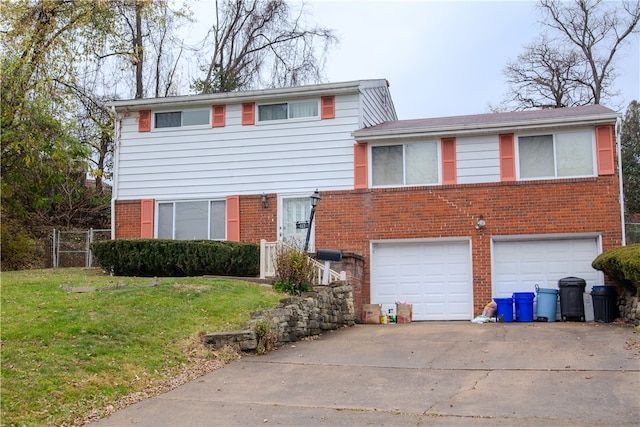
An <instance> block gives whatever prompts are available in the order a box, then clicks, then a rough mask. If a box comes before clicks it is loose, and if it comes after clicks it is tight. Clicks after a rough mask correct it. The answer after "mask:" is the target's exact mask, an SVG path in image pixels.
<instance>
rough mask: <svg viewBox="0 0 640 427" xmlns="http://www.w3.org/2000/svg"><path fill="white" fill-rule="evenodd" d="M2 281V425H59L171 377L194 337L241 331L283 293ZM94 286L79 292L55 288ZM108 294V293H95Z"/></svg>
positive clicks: (235, 284)
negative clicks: (92, 289)
mask: <svg viewBox="0 0 640 427" xmlns="http://www.w3.org/2000/svg"><path fill="white" fill-rule="evenodd" d="M151 281H152V279H150V278H133V277H109V276H106V275H104V274H103V273H102V271H100V270H98V269H55V270H34V271H21V272H3V273H2V290H1V301H2V329H1V334H0V335H1V339H2V341H1V345H2V369H1V374H2V377H1V380H2V384H1V396H2V403H1V407H2V425H3V426H10V425H52V424H53V425H63V424H70V423H73V421H74V420H77V419H81V418H82V417H83V416H86V415H87V414H88V413H89V412H90V411H92V410H96V409H99V408H102V407H104V406H106V405H108V404H110V403H112V402H114V401H115V400H116V399H118V398H120V397H122V396H125V395H128V394H130V393H133V392H137V391H142V390H144V389H145V388H148V387H149V386H150V385H152V384H154V383H157V382H158V381H161V380H163V379H166V378H168V377H170V376H171V375H172V374H175V373H176V372H177V370H179V369H180V368H181V367H182V368H184V366H185V364H187V365H188V364H189V363H197V361H194V360H193V359H192V358H190V357H189V355H188V353H189V351H190V350H193V346H194V341H197V337H198V336H199V335H201V334H202V333H208V332H219V331H229V330H237V329H242V328H244V327H245V326H246V321H247V320H248V319H249V317H250V313H251V312H252V311H255V310H260V309H264V308H269V307H273V306H275V305H277V303H278V301H279V299H280V298H282V294H279V293H276V292H275V291H273V290H271V289H270V288H268V287H263V286H259V285H256V284H253V283H248V282H243V281H237V280H221V279H209V278H200V277H197V278H195V277H189V278H160V279H159V284H158V286H154V287H140V286H141V285H145V284H149V283H151ZM87 286H91V287H96V288H101V290H99V291H96V292H87V293H72V292H67V291H66V290H64V289H63V288H66V287H69V288H79V287H87ZM103 288H108V289H103Z"/></svg>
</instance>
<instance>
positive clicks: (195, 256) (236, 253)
mask: <svg viewBox="0 0 640 427" xmlns="http://www.w3.org/2000/svg"><path fill="white" fill-rule="evenodd" d="M92 251H93V255H94V257H95V259H96V261H97V262H98V264H99V265H100V266H101V267H102V268H104V269H106V270H107V271H111V272H113V274H114V275H116V276H142V277H152V276H159V277H179V276H201V275H204V274H209V275H217V276H238V277H253V276H257V275H258V274H259V272H260V247H259V246H258V245H256V244H253V243H238V242H218V241H215V240H162V239H136V240H106V241H102V242H95V243H93V244H92Z"/></svg>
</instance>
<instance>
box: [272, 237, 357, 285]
mask: <svg viewBox="0 0 640 427" xmlns="http://www.w3.org/2000/svg"><path fill="white" fill-rule="evenodd" d="M282 246H286V244H285V243H284V242H267V241H266V240H264V239H263V240H260V278H261V279H269V278H272V277H275V275H276V265H275V261H276V255H277V253H278V248H280V247H282ZM291 249H293V248H291ZM309 259H310V260H311V263H312V264H313V268H314V269H315V271H316V272H315V274H314V282H315V283H314V284H316V285H319V284H321V283H322V278H323V276H324V270H325V265H324V263H321V262H318V261H316V260H315V259H313V258H309ZM345 280H347V273H346V272H345V271H340V272H337V271H334V270H331V269H329V283H331V282H336V281H345Z"/></svg>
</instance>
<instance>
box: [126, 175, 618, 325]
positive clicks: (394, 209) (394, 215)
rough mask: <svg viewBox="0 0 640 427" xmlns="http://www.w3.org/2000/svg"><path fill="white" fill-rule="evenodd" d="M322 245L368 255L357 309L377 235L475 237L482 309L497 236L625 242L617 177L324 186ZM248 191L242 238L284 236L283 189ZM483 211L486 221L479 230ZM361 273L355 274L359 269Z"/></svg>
mask: <svg viewBox="0 0 640 427" xmlns="http://www.w3.org/2000/svg"><path fill="white" fill-rule="evenodd" d="M321 196H322V200H321V202H320V204H319V206H318V208H317V209H316V214H315V224H316V230H315V233H316V242H315V245H316V247H319V248H328V249H340V250H342V251H343V252H349V253H352V254H357V255H361V257H362V258H361V259H360V260H359V261H358V269H359V270H360V272H358V274H357V275H359V276H361V278H362V279H361V280H360V281H359V282H358V283H354V289H353V291H354V294H353V299H354V303H355V305H356V313H360V312H361V310H360V307H361V304H366V303H369V302H370V301H369V295H370V293H371V292H370V285H371V283H370V279H369V274H370V254H369V245H370V241H371V240H385V239H416V238H438V237H460V236H464V237H471V239H472V260H473V290H474V312H475V314H478V313H480V312H482V308H483V307H484V305H485V304H486V302H487V301H489V300H490V299H491V297H492V293H491V236H492V235H528V234H564V233H567V234H568V233H602V245H603V250H607V249H610V248H613V247H616V246H619V245H620V244H621V241H620V236H621V221H620V206H619V199H618V179H617V176H615V175H612V176H604V177H597V178H581V179H563V180H549V181H537V182H528V183H526V182H507V183H493V184H463V185H452V186H438V187H411V188H400V189H399V188H393V189H366V190H352V191H327V192H321ZM267 199H268V207H267V208H264V207H263V206H262V202H261V195H250V196H241V197H240V218H241V219H240V229H241V234H240V237H241V240H242V241H245V242H253V243H259V241H260V239H266V240H268V241H275V240H277V236H278V224H277V195H276V194H269V195H267ZM115 206H116V212H115V227H116V238H137V237H139V236H140V201H117V202H116V205H115ZM480 215H483V217H484V219H485V221H486V227H485V228H484V229H481V230H476V229H475V224H476V221H477V218H478V217H479V216H480ZM354 276H355V275H354Z"/></svg>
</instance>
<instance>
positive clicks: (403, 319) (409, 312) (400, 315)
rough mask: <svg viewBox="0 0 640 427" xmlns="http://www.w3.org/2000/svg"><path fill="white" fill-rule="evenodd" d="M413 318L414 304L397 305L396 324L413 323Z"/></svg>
mask: <svg viewBox="0 0 640 427" xmlns="http://www.w3.org/2000/svg"><path fill="white" fill-rule="evenodd" d="M412 318H413V305H412V304H396V323H411V320H412Z"/></svg>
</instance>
